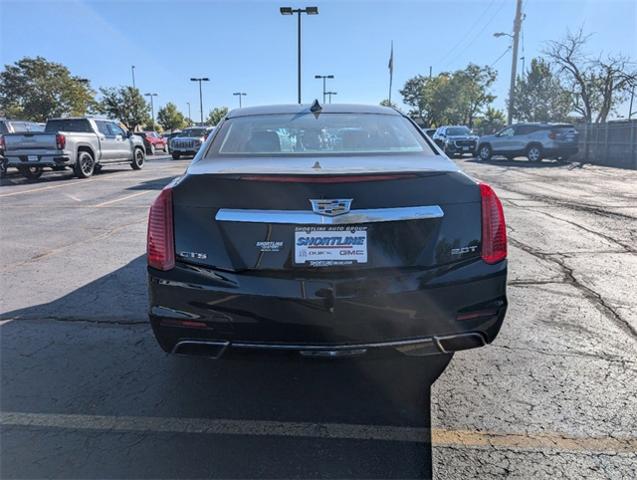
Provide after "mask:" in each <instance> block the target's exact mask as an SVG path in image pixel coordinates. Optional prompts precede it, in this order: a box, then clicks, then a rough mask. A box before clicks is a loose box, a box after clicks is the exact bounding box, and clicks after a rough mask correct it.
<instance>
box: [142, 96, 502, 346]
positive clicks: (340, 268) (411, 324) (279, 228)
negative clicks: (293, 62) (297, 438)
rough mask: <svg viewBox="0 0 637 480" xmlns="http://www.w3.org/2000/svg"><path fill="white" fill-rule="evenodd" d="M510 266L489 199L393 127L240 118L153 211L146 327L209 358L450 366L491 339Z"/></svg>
mask: <svg viewBox="0 0 637 480" xmlns="http://www.w3.org/2000/svg"><path fill="white" fill-rule="evenodd" d="M314 136H318V139H319V140H320V141H316V142H314V141H312V142H302V141H301V139H307V138H313V137H314ZM330 137H331V138H335V140H336V141H333V142H328V141H323V140H325V139H326V138H330ZM506 256H507V240H506V227H505V220H504V215H503V211H502V205H501V203H500V201H499V200H498V197H497V196H496V194H495V193H494V191H493V190H492V189H491V187H489V186H488V185H486V184H483V183H479V182H477V181H475V180H473V179H471V178H470V177H468V176H467V175H465V174H464V173H462V172H461V171H460V170H459V169H458V167H457V166H456V165H455V164H454V163H453V162H452V161H450V160H449V159H448V158H447V157H446V156H444V155H443V154H442V153H441V152H440V151H439V150H438V148H437V147H436V146H435V145H434V143H433V141H432V140H431V139H429V138H428V137H427V136H426V134H424V133H423V131H422V130H421V129H420V128H418V127H417V126H416V124H415V123H413V121H412V120H410V119H409V118H407V117H406V116H404V115H402V114H400V113H399V112H397V111H395V110H393V109H391V108H385V107H379V106H361V105H324V106H323V107H321V106H320V105H317V104H316V103H315V104H314V105H313V106H312V107H310V108H309V107H308V106H307V105H283V106H267V107H249V108H243V109H240V110H235V111H232V112H230V113H229V114H228V115H227V117H226V118H225V119H224V120H223V121H222V122H221V124H220V125H219V126H218V127H217V130H216V131H215V134H214V135H213V136H211V137H210V138H209V139H208V140H207V141H206V142H205V143H204V144H203V146H202V147H201V150H200V151H199V153H198V154H197V156H196V157H195V159H194V160H193V162H192V163H191V164H190V166H189V167H188V169H187V171H186V172H185V174H184V175H183V176H181V177H179V178H177V179H176V180H174V181H173V182H172V183H171V184H170V185H168V186H167V187H166V188H164V189H163V190H162V192H161V193H160V195H159V196H158V197H157V199H156V200H155V201H154V203H153V205H152V207H151V209H150V215H149V221H148V237H147V260H148V281H149V301H150V309H149V315H150V321H151V324H152V327H153V330H154V333H155V336H156V338H157V340H158V342H159V344H160V345H161V347H162V348H163V349H164V350H166V351H168V352H174V353H180V354H193V355H204V356H209V357H215V358H216V357H219V356H220V355H221V354H222V353H223V352H224V350H227V349H237V350H239V349H263V350H271V351H273V350H288V351H293V352H299V353H300V354H302V355H311V356H326V357H337V356H341V355H363V354H366V353H371V352H372V351H377V352H387V353H390V354H396V353H398V354H404V355H417V356H420V355H427V354H433V353H443V354H444V353H450V352H453V351H456V350H463V349H467V348H474V347H479V346H482V345H485V344H487V343H489V342H491V341H492V340H493V339H494V338H495V337H496V335H497V334H498V331H499V329H500V326H501V325H502V322H503V320H504V316H505V312H506V308H507V298H506V276H507V261H506Z"/></svg>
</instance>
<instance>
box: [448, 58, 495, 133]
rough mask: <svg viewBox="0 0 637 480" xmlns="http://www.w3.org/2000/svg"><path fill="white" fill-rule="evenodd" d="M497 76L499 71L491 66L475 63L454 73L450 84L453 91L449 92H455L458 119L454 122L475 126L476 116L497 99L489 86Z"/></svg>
mask: <svg viewBox="0 0 637 480" xmlns="http://www.w3.org/2000/svg"><path fill="white" fill-rule="evenodd" d="M497 76H498V74H497V72H496V71H495V70H493V69H492V68H491V67H488V66H484V67H480V66H479V65H476V64H474V63H470V64H469V65H467V68H465V69H464V70H458V71H456V72H455V73H454V74H453V76H452V78H451V84H450V85H449V87H450V90H451V92H448V94H452V95H453V94H454V93H455V99H454V102H453V103H454V105H453V108H454V109H455V110H456V112H455V113H456V118H457V121H456V122H453V123H461V124H463V125H468V126H469V127H473V120H474V118H475V116H476V115H477V114H478V113H480V112H481V111H482V109H483V108H484V107H486V106H487V105H489V104H490V103H491V102H493V100H495V95H492V94H491V93H489V88H490V87H491V85H493V82H495V80H496V78H497Z"/></svg>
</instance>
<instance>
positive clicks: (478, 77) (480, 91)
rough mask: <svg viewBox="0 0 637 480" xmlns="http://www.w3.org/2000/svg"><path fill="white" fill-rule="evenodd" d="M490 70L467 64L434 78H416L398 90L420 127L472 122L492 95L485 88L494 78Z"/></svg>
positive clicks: (492, 98) (469, 123) (490, 99)
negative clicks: (421, 124) (420, 124)
mask: <svg viewBox="0 0 637 480" xmlns="http://www.w3.org/2000/svg"><path fill="white" fill-rule="evenodd" d="M496 76H497V74H496V72H495V70H493V69H492V68H491V67H486V66H485V67H480V66H478V65H475V64H469V65H468V66H467V67H466V68H465V69H464V70H457V71H455V72H442V73H440V74H438V75H436V76H435V77H428V76H424V75H417V76H415V77H413V78H411V79H409V80H407V82H406V83H405V86H404V88H403V89H402V90H401V91H400V94H401V95H402V96H403V102H404V103H405V104H407V105H410V106H411V107H413V109H412V110H410V112H409V114H410V115H411V116H415V117H418V118H419V119H420V120H421V121H422V123H423V124H424V125H429V126H440V125H444V124H465V125H469V126H470V127H471V126H472V125H473V121H474V119H475V117H476V115H478V114H479V113H480V112H481V111H482V110H483V109H484V107H486V106H487V105H488V104H489V103H491V102H492V101H493V100H494V99H495V96H494V95H491V94H490V93H489V88H490V87H491V85H492V84H493V82H494V81H495V79H496Z"/></svg>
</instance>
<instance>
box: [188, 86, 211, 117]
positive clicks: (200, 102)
mask: <svg viewBox="0 0 637 480" xmlns="http://www.w3.org/2000/svg"><path fill="white" fill-rule="evenodd" d="M190 81H191V82H199V112H200V114H201V125H202V126H203V93H202V91H201V82H209V81H210V79H209V78H208V77H200V78H191V79H190Z"/></svg>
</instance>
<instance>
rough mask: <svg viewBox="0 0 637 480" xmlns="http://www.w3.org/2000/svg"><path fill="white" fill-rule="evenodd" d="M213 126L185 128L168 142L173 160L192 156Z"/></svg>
mask: <svg viewBox="0 0 637 480" xmlns="http://www.w3.org/2000/svg"><path fill="white" fill-rule="evenodd" d="M213 130H214V127H190V128H185V129H183V130H182V131H181V133H180V134H179V135H177V136H176V137H174V138H173V139H172V140H171V142H170V153H171V154H172V156H173V159H174V160H179V159H180V158H181V157H183V156H191V157H194V156H195V155H196V153H197V152H198V151H199V147H201V145H203V143H204V142H205V141H206V139H207V138H208V135H210V133H211V132H212V131H213Z"/></svg>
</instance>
